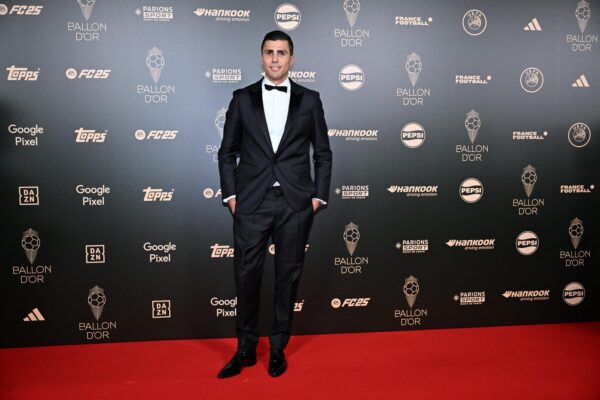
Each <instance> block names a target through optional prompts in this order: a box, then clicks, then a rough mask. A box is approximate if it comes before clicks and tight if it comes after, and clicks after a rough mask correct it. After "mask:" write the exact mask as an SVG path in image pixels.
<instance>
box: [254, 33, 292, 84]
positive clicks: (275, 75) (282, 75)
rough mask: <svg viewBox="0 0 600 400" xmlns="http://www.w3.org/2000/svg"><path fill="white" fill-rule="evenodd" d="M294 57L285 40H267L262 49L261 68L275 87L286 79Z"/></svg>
mask: <svg viewBox="0 0 600 400" xmlns="http://www.w3.org/2000/svg"><path fill="white" fill-rule="evenodd" d="M293 63H294V56H293V55H291V54H290V45H289V43H288V41H287V40H267V41H266V42H265V44H264V46H263V48H262V67H263V71H264V72H265V76H266V77H267V79H269V80H270V81H271V82H273V83H274V84H276V85H279V84H281V83H283V81H285V80H286V79H287V77H288V71H289V70H290V66H291V65H292V64H293Z"/></svg>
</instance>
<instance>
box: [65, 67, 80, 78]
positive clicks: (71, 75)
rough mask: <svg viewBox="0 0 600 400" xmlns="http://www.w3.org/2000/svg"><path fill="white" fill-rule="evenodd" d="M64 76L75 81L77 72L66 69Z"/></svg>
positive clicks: (73, 69)
mask: <svg viewBox="0 0 600 400" xmlns="http://www.w3.org/2000/svg"><path fill="white" fill-rule="evenodd" d="M65 76H66V77H67V78H68V79H75V78H77V70H76V69H75V68H67V70H66V71H65Z"/></svg>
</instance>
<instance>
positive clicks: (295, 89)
mask: <svg viewBox="0 0 600 400" xmlns="http://www.w3.org/2000/svg"><path fill="white" fill-rule="evenodd" d="M299 88H300V87H299V86H298V85H297V84H296V82H294V81H292V80H291V79H290V89H291V93H290V106H289V108H288V115H287V119H286V121H285V128H284V129H283V136H282V137H281V142H280V143H279V146H278V147H277V154H279V153H280V152H281V149H282V148H284V147H285V141H286V139H287V138H288V136H289V133H290V129H291V128H292V121H293V120H294V118H296V115H298V110H300V103H302V95H303V94H304V93H302V92H301V91H300V90H299Z"/></svg>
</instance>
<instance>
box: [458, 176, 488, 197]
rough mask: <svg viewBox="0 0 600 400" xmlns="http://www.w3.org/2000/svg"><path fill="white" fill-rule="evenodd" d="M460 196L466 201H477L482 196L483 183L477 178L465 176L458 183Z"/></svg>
mask: <svg viewBox="0 0 600 400" xmlns="http://www.w3.org/2000/svg"><path fill="white" fill-rule="evenodd" d="M459 194H460V198H461V199H463V200H464V201H465V202H467V203H477V202H478V201H479V200H480V199H481V197H482V196H483V185H482V183H481V181H479V179H475V178H467V179H465V180H464V181H463V182H462V183H461V184H460V189H459Z"/></svg>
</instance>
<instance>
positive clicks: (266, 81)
mask: <svg viewBox="0 0 600 400" xmlns="http://www.w3.org/2000/svg"><path fill="white" fill-rule="evenodd" d="M265 85H271V86H285V87H287V88H288V91H287V94H289V93H290V86H291V84H290V78H286V79H285V81H283V82H281V85H275V84H274V83H273V82H271V81H270V80H268V79H267V77H263V81H262V85H261V86H262V91H263V92H264V91H266V90H267V89H265Z"/></svg>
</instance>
